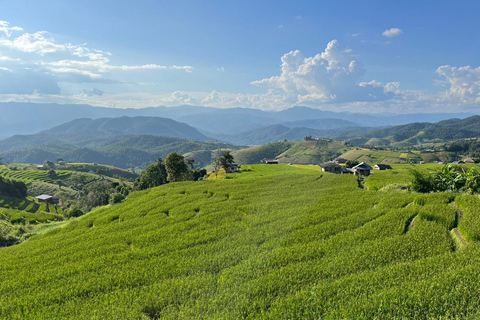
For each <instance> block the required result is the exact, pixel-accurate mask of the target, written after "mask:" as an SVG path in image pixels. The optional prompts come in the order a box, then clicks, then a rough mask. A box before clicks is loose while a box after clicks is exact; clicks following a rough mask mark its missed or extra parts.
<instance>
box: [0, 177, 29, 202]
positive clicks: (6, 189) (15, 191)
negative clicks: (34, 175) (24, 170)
mask: <svg viewBox="0 0 480 320" xmlns="http://www.w3.org/2000/svg"><path fill="white" fill-rule="evenodd" d="M0 195H2V196H8V197H16V198H24V197H26V196H27V186H26V185H25V183H23V182H20V181H14V180H9V179H5V178H3V177H0Z"/></svg>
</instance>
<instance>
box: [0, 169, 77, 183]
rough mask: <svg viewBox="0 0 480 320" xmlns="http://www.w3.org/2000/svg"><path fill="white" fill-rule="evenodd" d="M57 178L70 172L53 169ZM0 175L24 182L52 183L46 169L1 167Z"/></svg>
mask: <svg viewBox="0 0 480 320" xmlns="http://www.w3.org/2000/svg"><path fill="white" fill-rule="evenodd" d="M55 172H56V174H57V177H58V178H62V177H67V176H69V175H70V174H71V172H69V171H55ZM0 176H2V177H4V178H7V179H12V180H17V181H22V182H23V183H25V184H29V183H32V182H47V183H53V182H54V181H53V179H52V178H51V177H50V176H49V174H48V171H43V170H10V169H1V168H0Z"/></svg>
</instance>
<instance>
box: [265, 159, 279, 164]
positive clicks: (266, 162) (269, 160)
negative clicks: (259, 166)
mask: <svg viewBox="0 0 480 320" xmlns="http://www.w3.org/2000/svg"><path fill="white" fill-rule="evenodd" d="M261 162H262V163H264V164H278V160H277V159H269V158H263V159H262V161H261Z"/></svg>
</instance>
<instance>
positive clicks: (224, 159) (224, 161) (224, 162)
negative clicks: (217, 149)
mask: <svg viewBox="0 0 480 320" xmlns="http://www.w3.org/2000/svg"><path fill="white" fill-rule="evenodd" d="M217 161H218V162H219V164H220V166H221V167H222V168H223V169H224V170H225V171H226V170H227V168H228V166H229V165H231V164H232V163H233V162H234V159H233V156H232V154H231V153H230V152H228V151H226V152H223V153H222V155H221V156H220V157H218V159H217Z"/></svg>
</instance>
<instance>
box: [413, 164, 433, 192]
mask: <svg viewBox="0 0 480 320" xmlns="http://www.w3.org/2000/svg"><path fill="white" fill-rule="evenodd" d="M410 172H411V174H412V176H413V180H412V190H413V191H416V192H430V191H433V189H434V182H433V178H432V176H431V175H429V174H426V173H423V172H420V171H418V170H415V169H411V170H410Z"/></svg>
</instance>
